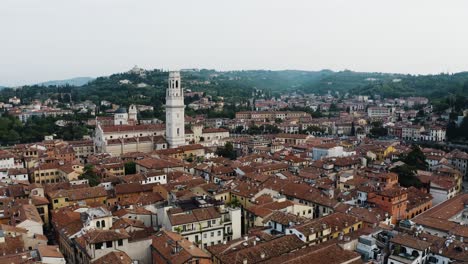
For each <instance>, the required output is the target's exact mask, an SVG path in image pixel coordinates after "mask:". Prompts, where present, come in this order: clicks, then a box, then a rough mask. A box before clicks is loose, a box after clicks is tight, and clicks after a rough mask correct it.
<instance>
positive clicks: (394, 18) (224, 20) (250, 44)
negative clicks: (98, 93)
mask: <svg viewBox="0 0 468 264" xmlns="http://www.w3.org/2000/svg"><path fill="white" fill-rule="evenodd" d="M134 65H138V66H141V67H143V68H148V69H152V68H164V69H178V68H214V69H220V70H231V69H304V70H320V69H323V68H327V69H333V70H343V69H351V70H356V71H382V72H402V73H440V72H447V71H448V72H458V71H465V70H468V1H466V0H460V1H454V0H450V1H442V0H440V1H432V0H421V1H419V0H388V1H379V0H362V1H361V0H343V1H335V0H323V1H313V0H304V1H299V0H298V1H295V0H284V1H275V0H265V1H263V0H230V1H224V0H207V1H204V0H185V1H178V0H165V1H158V0H141V1H139V0H68V1H67V0H0V85H20V84H28V83H35V82H39V81H46V80H56V79H66V78H70V77H77V76H93V77H94V76H101V75H108V74H111V73H115V72H122V71H126V70H128V69H130V68H131V67H133V66H134Z"/></svg>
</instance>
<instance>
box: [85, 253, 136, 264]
mask: <svg viewBox="0 0 468 264" xmlns="http://www.w3.org/2000/svg"><path fill="white" fill-rule="evenodd" d="M132 263H133V262H132V259H131V258H130V257H129V256H128V255H127V253H125V252H123V251H111V252H109V253H107V254H105V255H104V256H102V257H100V258H98V259H96V260H95V261H93V264H132Z"/></svg>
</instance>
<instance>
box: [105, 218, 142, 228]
mask: <svg viewBox="0 0 468 264" xmlns="http://www.w3.org/2000/svg"><path fill="white" fill-rule="evenodd" d="M127 227H136V228H141V229H144V228H145V224H144V223H143V221H141V220H138V219H129V218H119V219H118V220H117V221H115V222H114V223H113V224H112V228H111V229H127Z"/></svg>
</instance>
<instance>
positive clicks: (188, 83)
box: [0, 70, 468, 109]
mask: <svg viewBox="0 0 468 264" xmlns="http://www.w3.org/2000/svg"><path fill="white" fill-rule="evenodd" d="M182 78H183V87H184V88H185V89H191V90H193V91H202V92H205V93H206V94H207V95H211V96H213V97H218V96H221V97H224V99H225V100H226V101H227V102H228V103H229V102H245V101H246V100H248V99H250V98H251V97H252V93H253V92H254V91H255V90H262V91H263V93H265V94H266V95H272V96H278V95H280V94H281V93H285V92H292V91H296V92H303V93H316V94H324V93H326V92H328V91H331V92H340V94H342V95H343V94H345V93H350V94H363V95H381V96H384V97H400V96H426V97H429V98H431V99H439V98H442V97H447V96H449V95H467V94H468V72H462V73H457V74H438V75H403V74H389V73H369V72H353V71H340V72H333V71H330V70H322V71H297V70H286V71H268V70H250V71H224V72H220V71H215V70H200V71H183V72H182ZM124 80H128V82H127V81H124ZM145 85H146V86H145ZM166 86H167V72H165V71H161V70H151V71H146V72H145V73H144V74H139V73H132V72H126V73H118V74H113V75H111V76H108V77H99V78H97V79H95V80H93V81H91V82H89V83H88V84H85V85H83V86H80V87H77V86H62V87H57V86H47V87H44V86H38V85H34V86H24V87H22V88H20V89H12V88H5V89H2V90H0V101H3V102H5V101H7V100H8V98H10V97H12V96H15V95H16V96H18V97H20V98H21V99H22V100H23V102H25V103H27V102H30V101H31V100H33V99H47V98H52V99H60V100H65V99H64V96H63V95H64V94H66V93H71V94H72V99H73V101H74V102H79V101H83V100H91V101H93V102H95V103H96V104H98V103H99V102H100V101H101V100H107V101H110V102H112V103H116V104H120V105H129V104H132V103H135V104H148V105H153V106H154V107H155V108H156V109H158V108H160V107H161V105H162V104H164V97H165V96H164V91H165V88H166ZM65 98H66V97H65ZM65 101H66V100H65Z"/></svg>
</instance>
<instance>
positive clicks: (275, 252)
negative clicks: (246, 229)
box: [207, 235, 305, 264]
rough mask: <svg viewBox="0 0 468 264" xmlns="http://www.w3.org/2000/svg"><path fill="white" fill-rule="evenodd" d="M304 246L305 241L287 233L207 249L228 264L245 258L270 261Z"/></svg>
mask: <svg viewBox="0 0 468 264" xmlns="http://www.w3.org/2000/svg"><path fill="white" fill-rule="evenodd" d="M303 246H305V244H304V242H302V241H301V240H300V239H299V238H298V237H297V236H295V235H286V236H281V237H278V238H275V239H272V240H269V241H265V242H260V241H256V238H249V239H248V240H244V239H238V240H233V241H230V242H229V243H227V244H218V245H214V246H210V247H208V248H207V251H208V252H210V253H211V254H212V255H213V256H215V257H216V258H218V259H219V260H220V261H221V262H222V263H226V264H231V263H232V264H242V263H243V262H244V260H246V261H247V263H260V262H264V263H268V262H267V261H268V260H270V259H272V258H275V257H278V256H281V255H283V254H286V253H289V252H293V251H295V250H297V249H299V248H301V247H303Z"/></svg>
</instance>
